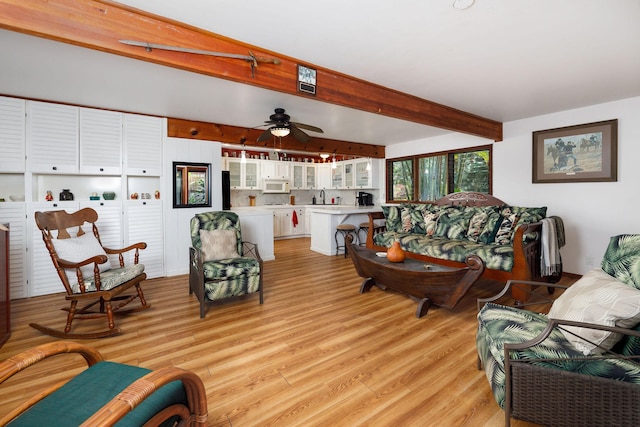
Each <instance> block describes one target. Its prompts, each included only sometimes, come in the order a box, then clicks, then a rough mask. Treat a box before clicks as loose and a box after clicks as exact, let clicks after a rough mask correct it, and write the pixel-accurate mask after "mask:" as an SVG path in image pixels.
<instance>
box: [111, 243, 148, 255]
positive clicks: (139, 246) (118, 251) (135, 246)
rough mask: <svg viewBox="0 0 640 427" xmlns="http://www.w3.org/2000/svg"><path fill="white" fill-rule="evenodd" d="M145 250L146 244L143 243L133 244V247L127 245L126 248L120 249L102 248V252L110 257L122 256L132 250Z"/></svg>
mask: <svg viewBox="0 0 640 427" xmlns="http://www.w3.org/2000/svg"><path fill="white" fill-rule="evenodd" d="M146 248H147V244H146V243H145V242H138V243H134V244H133V245H129V246H127V247H126V248H120V249H113V248H106V247H103V249H104V251H105V252H106V253H108V254H110V255H114V254H123V253H125V252H129V251H132V250H134V249H146Z"/></svg>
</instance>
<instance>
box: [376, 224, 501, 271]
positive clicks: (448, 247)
mask: <svg viewBox="0 0 640 427" xmlns="http://www.w3.org/2000/svg"><path fill="white" fill-rule="evenodd" d="M395 240H398V241H399V242H400V246H402V248H403V249H404V250H406V251H409V252H413V253H417V254H421V255H426V256H429V257H432V258H438V259H445V260H449V261H457V262H464V261H465V259H466V258H467V256H468V255H473V254H475V255H478V256H479V257H480V258H481V259H482V260H483V261H484V263H485V267H486V268H490V269H492V270H503V271H511V269H512V268H513V247H512V246H510V245H496V244H483V243H476V242H471V241H469V240H467V239H462V240H455V239H448V238H446V237H430V236H427V235H421V234H415V233H394V232H389V231H385V232H384V233H379V234H377V235H375V236H374V237H373V241H374V244H375V245H377V246H385V247H390V246H391V244H392V243H393V242H394V241H395Z"/></svg>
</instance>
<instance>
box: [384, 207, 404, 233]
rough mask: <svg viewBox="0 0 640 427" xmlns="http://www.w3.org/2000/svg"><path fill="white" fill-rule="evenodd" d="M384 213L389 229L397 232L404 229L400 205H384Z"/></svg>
mask: <svg viewBox="0 0 640 427" xmlns="http://www.w3.org/2000/svg"><path fill="white" fill-rule="evenodd" d="M382 213H383V214H384V218H385V221H386V224H385V226H386V228H387V231H393V232H397V231H401V230H402V227H401V225H402V222H401V218H400V207H399V206H382Z"/></svg>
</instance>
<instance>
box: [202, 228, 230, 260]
mask: <svg viewBox="0 0 640 427" xmlns="http://www.w3.org/2000/svg"><path fill="white" fill-rule="evenodd" d="M200 243H201V245H200V250H201V251H202V258H203V259H202V260H203V261H217V260H219V259H228V258H239V257H240V255H238V240H237V238H236V230H200Z"/></svg>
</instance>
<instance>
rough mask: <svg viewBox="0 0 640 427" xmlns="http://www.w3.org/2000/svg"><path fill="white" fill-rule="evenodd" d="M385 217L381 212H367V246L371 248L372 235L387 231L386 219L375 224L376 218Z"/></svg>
mask: <svg viewBox="0 0 640 427" xmlns="http://www.w3.org/2000/svg"><path fill="white" fill-rule="evenodd" d="M380 219H386V218H385V217H384V213H383V212H369V229H368V230H367V248H369V249H373V236H375V235H376V234H380V233H384V232H385V231H387V225H386V221H385V223H384V224H377V223H376V220H380Z"/></svg>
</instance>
